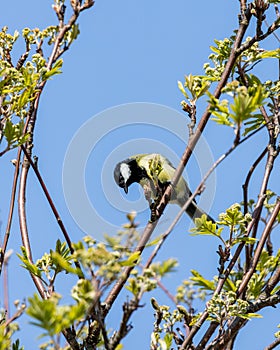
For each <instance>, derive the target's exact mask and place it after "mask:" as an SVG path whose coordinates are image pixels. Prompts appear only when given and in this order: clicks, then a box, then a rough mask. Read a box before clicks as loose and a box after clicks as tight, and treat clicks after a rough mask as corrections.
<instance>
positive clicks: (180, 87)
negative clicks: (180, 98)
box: [178, 81, 189, 99]
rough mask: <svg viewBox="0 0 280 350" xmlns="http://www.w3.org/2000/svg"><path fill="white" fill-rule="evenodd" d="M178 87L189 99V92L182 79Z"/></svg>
mask: <svg viewBox="0 0 280 350" xmlns="http://www.w3.org/2000/svg"><path fill="white" fill-rule="evenodd" d="M178 88H179V90H180V91H181V92H182V94H183V95H184V96H185V97H186V98H187V99H189V96H188V94H187V92H186V90H185V88H184V85H183V84H182V83H181V82H180V81H178Z"/></svg>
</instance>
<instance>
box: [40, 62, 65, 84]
mask: <svg viewBox="0 0 280 350" xmlns="http://www.w3.org/2000/svg"><path fill="white" fill-rule="evenodd" d="M62 65H63V60H62V59H59V60H57V61H56V62H55V64H54V65H53V66H52V68H51V69H50V70H49V71H47V72H45V73H44V74H43V76H42V79H43V80H47V79H50V78H51V77H52V76H54V75H56V74H60V73H62V71H61V68H62Z"/></svg>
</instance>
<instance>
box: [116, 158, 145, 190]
mask: <svg viewBox="0 0 280 350" xmlns="http://www.w3.org/2000/svg"><path fill="white" fill-rule="evenodd" d="M144 176H145V174H144V171H143V169H142V168H140V167H139V166H138V165H137V162H136V160H135V159H132V158H129V159H125V160H123V161H122V162H120V163H118V164H117V165H116V167H115V170H114V178H115V181H116V183H117V185H118V186H120V187H121V188H123V189H124V191H125V193H127V192H128V187H129V186H130V185H131V184H132V183H133V182H139V181H140V180H141V179H142V178H143V177H144Z"/></svg>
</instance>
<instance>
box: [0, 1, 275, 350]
mask: <svg viewBox="0 0 280 350" xmlns="http://www.w3.org/2000/svg"><path fill="white" fill-rule="evenodd" d="M51 4H52V2H51V1H40V2H38V1H35V0H33V1H31V0H26V1H24V2H23V1H19V0H15V1H13V4H11V3H9V2H4V3H3V4H1V14H2V16H1V18H0V24H1V26H4V25H7V26H8V27H9V29H10V31H11V32H13V31H14V30H15V29H18V30H21V29H22V28H24V27H26V26H29V27H31V28H32V27H39V28H44V27H46V26H47V25H50V24H53V23H56V22H55V21H56V18H55V15H54V12H53V11H52V9H51ZM238 5H239V1H237V0H236V1H233V0H232V1H224V0H216V1H214V2H213V1H196V2H195V1H192V2H186V1H183V0H178V1H176V2H173V3H172V4H171V3H170V1H166V0H161V1H159V0H154V1H152V2H151V1H147V0H143V1H138V2H134V1H131V0H130V1H129V0H126V1H124V0H123V1H113V0H107V1H98V0H97V1H96V4H95V6H94V7H93V8H92V9H91V10H89V11H88V12H85V13H83V14H82V15H81V18H80V20H79V23H80V30H81V34H80V36H79V38H78V40H77V42H76V43H74V44H73V47H72V48H71V49H70V51H69V52H67V53H66V54H65V55H64V57H63V59H64V64H63V69H62V70H63V74H61V75H59V76H56V77H54V79H53V80H51V81H49V82H48V84H47V87H46V89H45V92H44V94H43V96H42V100H41V103H40V108H39V115H38V122H37V125H36V130H35V147H34V154H36V155H37V156H38V157H39V167H40V170H41V173H42V175H43V177H44V179H45V181H46V184H47V186H48V188H49V191H50V193H51V194H52V196H53V198H54V201H55V203H56V205H57V207H58V209H59V211H60V213H61V216H62V218H63V220H64V222H65V225H66V227H67V228H68V230H69V232H70V235H71V237H72V239H73V240H74V241H77V240H79V239H81V237H82V236H83V235H84V234H85V233H84V232H83V231H82V230H81V226H79V225H78V224H77V218H75V217H73V215H71V213H70V212H69V208H68V207H67V205H66V201H65V197H64V194H63V184H62V174H63V164H64V158H65V155H66V154H67V149H68V151H69V148H68V147H69V145H71V140H72V138H73V136H74V135H75V134H76V135H79V133H80V132H81V127H82V126H83V125H85V127H86V128H87V126H88V125H89V124H85V123H89V121H91V122H92V123H93V124H90V125H91V127H92V128H93V129H89V130H93V132H92V135H93V136H92V140H91V139H90V143H92V149H90V153H89V155H88V159H87V161H86V163H85V164H84V166H85V172H86V173H85V180H84V181H85V187H86V189H87V196H88V199H89V201H90V202H91V203H94V204H93V206H96V208H97V211H100V212H101V213H102V212H106V216H105V218H102V220H103V219H104V220H105V221H110V224H112V225H113V226H115V227H118V226H119V225H121V224H122V223H123V222H124V221H125V213H124V212H120V211H119V210H118V208H116V206H114V205H112V202H111V201H110V198H109V199H108V198H105V196H102V191H101V190H100V189H101V186H102V185H103V186H105V187H106V186H111V187H109V188H110V189H111V188H112V193H113V194H112V196H113V195H114V196H116V197H115V198H117V200H122V199H120V198H121V197H118V196H120V193H119V191H118V189H116V188H114V184H113V182H112V181H113V180H112V177H111V175H108V176H107V177H106V174H108V172H110V166H111V171H112V170H113V167H114V162H116V161H118V160H119V159H117V155H121V154H123V155H125V154H126V152H130V150H131V151H132V150H133V153H142V152H149V147H151V148H152V149H151V151H150V152H154V151H155V149H159V150H160V149H161V147H166V152H169V153H170V156H172V157H174V162H175V163H176V159H177V160H178V157H180V155H181V154H182V152H183V150H184V143H183V141H182V140H181V139H178V138H176V135H175V131H174V128H175V129H176V123H173V118H174V116H175V115H176V113H180V111H181V108H180V101H181V100H182V99H183V97H182V95H181V93H180V91H179V90H178V88H177V81H178V80H181V81H183V80H184V75H185V74H190V73H192V74H202V73H203V70H202V66H203V63H204V62H206V61H207V57H208V55H209V54H210V49H209V46H210V45H213V40H214V39H223V38H225V37H227V36H229V35H231V34H232V33H233V30H234V29H236V28H237V27H238V17H237V15H238ZM267 45H277V43H276V44H275V42H273V40H272V41H270V42H268V44H267ZM21 48H22V46H21V45H20V44H19V45H18V47H17V50H16V53H15V57H18V56H19V55H20V53H21V51H20V50H21ZM275 69H276V65H275V66H273V65H270V66H269V67H268V68H267V69H266V71H265V73H267V74H268V75H269V76H271V77H272V76H273V74H274V73H275ZM261 73H262V72H261ZM136 102H141V103H144V105H145V106H146V108H147V109H146V111H147V113H148V111H150V108H152V107H151V104H158V105H162V106H166V109H167V110H168V111H171V110H173V112H170V117H166V118H170V129H171V134H168V131H167V130H163V129H162V128H158V127H156V126H155V125H154V121H155V120H158V119H160V117H161V115H159V114H158V113H160V109H161V108H164V107H159V109H158V112H156V111H155V112H154V114H151V120H150V121H147V119H146V118H147V116H146V115H145V116H144V115H143V120H142V122H143V123H144V125H141V126H139V128H138V127H137V128H135V123H137V122H138V123H141V115H139V114H137V112H136V111H137V106H136V107H135V104H134V103H136ZM126 104H131V105H130V107H129V108H130V109H129V110H131V115H129V114H128V116H127V117H126V118H125V120H124V121H123V124H122V126H121V127H120V128H119V129H114V130H111V126H112V125H113V124H114V123H115V121H116V120H119V119H118V118H119V111H120V109H118V108H120V107H116V106H119V105H125V106H127V105H126ZM204 107H205V104H203V103H202V104H201V105H199V106H198V116H199V114H200V113H201V112H202V111H203V108H204ZM124 108H126V107H124ZM138 110H139V109H138ZM108 111H109V112H108ZM122 111H123V110H122V109H121V112H122ZM144 113H145V110H144ZM98 118H101V119H102V118H103V119H104V123H101V124H102V131H101V129H94V127H95V126H96V125H98V124H96V123H97V121H98ZM130 118H131V119H130ZM181 118H182V120H183V119H184V118H186V116H184V115H183V114H181ZM101 119H100V120H101ZM130 122H131V125H129V124H130ZM149 122H150V124H149ZM186 123H187V119H186ZM124 124H125V125H124ZM98 127H99V126H98ZM100 128H101V127H100ZM183 128H184V126H183ZM96 130H97V133H96ZM99 130H100V135H99ZM183 131H184V129H183ZM77 133H78V134H77ZM185 134H186V135H187V127H186V125H185ZM88 137H91V135H89V136H88ZM232 138H233V135H232V132H231V131H229V130H227V129H226V128H225V127H217V126H216V125H215V124H214V122H210V123H209V125H208V126H207V128H206V131H205V134H204V140H205V142H206V144H207V145H208V146H209V149H210V153H209V154H210V155H211V157H213V159H216V158H217V157H218V156H220V154H221V153H222V152H224V151H225V150H226V149H227V148H229V147H230V145H231V142H232ZM144 139H145V140H144ZM141 140H142V141H141ZM97 141H98V142H97ZM141 142H142V143H141ZM265 142H266V135H265V132H264V133H263V144H260V145H259V148H258V149H257V147H256V146H255V145H253V146H252V145H251V144H250V143H246V144H245V145H242V146H241V147H240V149H238V150H237V151H236V152H235V153H234V154H233V155H232V156H231V157H230V158H229V159H227V160H226V161H225V162H224V163H223V164H222V165H221V167H220V168H219V169H218V170H217V172H216V174H215V176H216V183H215V182H214V180H213V179H212V180H213V181H212V182H211V183H210V184H212V185H213V186H214V185H215V190H214V196H213V201H214V202H213V206H211V208H210V209H211V210H210V211H211V215H213V216H214V217H216V216H217V215H218V213H220V212H222V211H223V210H224V209H225V208H227V207H228V206H229V205H231V204H232V203H235V202H239V201H241V200H242V188H241V184H242V183H243V182H244V179H245V176H246V173H247V171H248V168H247V167H246V166H245V167H244V168H243V167H240V164H241V162H240V158H241V157H242V164H245V165H246V164H251V163H252V160H254V159H255V157H256V155H257V154H259V153H260V152H261V150H262V149H263V147H264V145H265ZM132 145H133V146H132ZM93 146H94V147H93ZM121 147H123V148H121ZM143 148H145V150H144V151H142V149H143ZM114 152H115V153H114ZM118 152H119V153H118ZM112 154H113V155H114V156H110V155H112ZM203 154H205V153H204V152H203V150H202V151H201V153H199V157H201V156H202V159H203ZM207 155H208V153H207ZM13 157H14V155H13V154H12V153H9V154H8V155H7V156H5V157H4V159H3V161H2V162H4V161H5V162H6V163H5V164H4V165H3V163H2V171H1V174H0V180H1V183H2V184H3V188H4V189H5V193H3V198H5V197H4V194H5V196H8V195H9V189H10V181H9V180H10V176H11V174H12V172H13V167H12V165H11V166H9V165H7V164H9V160H10V159H11V158H13ZM199 157H198V159H201V158H199ZM207 157H208V156H207ZM78 158H79V156H78V155H77V159H78ZM77 159H76V158H75V157H74V158H73V161H74V160H75V161H76V160H77ZM104 159H106V163H105V165H104ZM207 160H208V158H207ZM203 162H204V160H203ZM236 164H239V165H238V168H236V167H235V166H236ZM278 165H279V164H278ZM75 166H76V163H73V169H72V171H73V174H74V171H75ZM104 169H105V170H106V171H107V172H106V174H105V175H104V177H103V178H102V179H101V177H100V174H102V171H105V170H104ZM260 174H261V173H260ZM68 175H69V174H68ZM69 176H70V177H71V174H70V175H69ZM185 176H186V177H187V178H188V179H189V182H190V186H191V188H195V186H196V185H197V184H198V183H199V180H200V177H201V166H200V160H195V159H193V160H191V161H190V163H189V164H188V169H187V172H186V174H185ZM104 178H105V179H106V180H104ZM29 180H30V181H29V186H28V203H27V205H28V212H29V213H30V215H29V218H28V225H29V230H30V236H31V240H32V247H33V250H34V257H35V259H36V258H39V257H40V254H43V253H44V251H45V250H46V249H49V247H54V244H55V243H54V242H55V241H56V239H57V238H62V237H61V236H60V232H59V230H58V228H57V226H56V223H55V220H54V219H53V217H52V215H51V212H50V209H49V208H48V205H47V204H46V201H45V199H44V197H43V195H42V193H41V190H40V188H39V186H36V179H34V175H33V174H32V173H30V178H29ZM103 180H104V181H105V184H104V183H103V182H102V181H103ZM106 181H107V182H106ZM274 183H276V181H274ZM100 185H101V186H100ZM209 186H210V185H209ZM258 186H259V183H258V178H257V177H256V179H254V181H253V186H252V189H251V190H252V194H253V193H255V192H256V191H257V190H258V188H259V187H258ZM277 186H278V187H277ZM277 186H276V187H275V189H276V190H278V193H279V184H277ZM74 189H75V188H74ZM211 190H213V188H212V189H211ZM96 191H99V192H96ZM207 191H209V188H208V189H206V192H205V194H203V195H202V202H203V196H204V198H206V197H207V193H208V192H207ZM210 192H211V191H210ZM96 193H97V194H96ZM211 193H212V192H211ZM77 195H78V194H77ZM96 197H97V198H98V200H96ZM99 198H100V200H99ZM123 201H125V202H124V203H125V205H126V206H127V207H129V205H130V203H131V209H133V206H134V205H136V204H135V201H139V203H140V204H139V205H140V206H141V208H143V210H142V213H141V215H140V216H139V220H140V221H141V223H142V224H144V223H145V220H147V218H148V215H149V213H148V211H147V210H144V209H145V207H143V206H144V204H143V203H144V202H143V198H142V199H141V193H140V192H139V190H138V188H137V186H136V187H135V186H134V188H133V189H132V191H131V193H130V197H128V198H124V197H123ZM77 202H79V201H77ZM204 203H205V205H206V204H207V201H206V202H204ZM5 204H6V202H5V200H1V202H0V210H1V212H0V214H1V220H2V221H3V226H2V229H1V235H3V233H4V228H5V223H6V221H5V220H6V217H7V208H6V207H5ZM79 204H80V203H79ZM207 205H208V204H207ZM81 207H83V206H82V205H81ZM177 211H178V209H177V208H175V207H170V208H169V209H168V211H167V213H166V214H165V217H164V219H165V220H164V222H165V224H166V225H167V224H168V223H170V222H171V219H172V216H173V215H174V213H176V212H177ZM102 220H101V221H102ZM94 223H95V222H94ZM165 224H162V226H159V232H161V230H162V229H163V227H164V225H165ZM189 226H190V221H189V219H188V218H187V217H184V218H183V219H182V220H181V222H180V223H179V225H178V227H177V229H176V232H174V235H173V236H172V237H171V238H169V240H168V241H167V244H166V246H165V247H164V248H163V249H162V251H161V252H160V255H159V259H166V258H168V257H171V256H172V257H178V258H179V259H180V270H179V274H178V275H177V276H175V275H171V276H170V277H169V278H167V280H166V285H167V286H168V287H169V288H170V289H171V291H173V292H174V285H175V284H179V283H180V281H181V280H182V279H184V278H188V277H189V275H190V272H189V271H190V269H198V270H199V271H200V272H201V273H203V274H205V275H206V276H207V277H208V278H211V276H213V275H215V274H216V273H217V270H216V267H217V261H218V257H217V254H216V253H215V251H216V248H217V244H218V242H216V241H215V240H214V239H213V238H211V237H210V238H209V237H207V238H205V237H203V238H199V237H190V236H189V235H188V233H187V229H188V228H189ZM106 229H107V228H104V227H103V226H102V224H100V225H99V224H96V223H95V224H94V225H93V227H92V232H87V233H90V234H92V235H93V236H97V237H100V234H101V233H103V230H106ZM110 233H111V232H110ZM38 237H39V239H38ZM198 247H200V248H201V247H203V248H202V249H203V251H202V252H201V251H198ZM10 248H12V249H13V250H14V251H15V252H18V251H19V249H20V238H19V229H18V226H17V222H16V221H15V222H14V225H13V232H12V238H11V243H10ZM17 265H18V259H17V257H16V255H15V254H14V256H13V258H12V261H11V273H10V292H11V300H14V299H23V298H24V297H28V296H29V295H31V294H32V293H33V292H34V289H33V286H32V284H31V280H30V277H29V276H28V275H27V273H26V272H25V271H23V270H22V269H19V268H18V267H17ZM12 271H15V274H14V273H13V272H12ZM15 275H16V276H17V278H16V279H15V278H14V276H15ZM19 282H20V285H18V283H19ZM69 287H70V282H69ZM59 288H61V292H62V293H66V294H69V290H67V289H66V288H65V285H64V282H63V281H61V285H59V286H58V289H59ZM172 288H173V289H172ZM127 294H128V293H126V292H124V293H123V294H122V295H121V298H120V300H119V303H118V304H117V305H115V306H114V310H113V317H112V321H111V322H112V326H113V325H114V324H117V322H118V316H119V315H120V312H121V302H122V301H123V300H125V298H126V295H127ZM150 296H151V295H147V297H146V298H145V303H146V307H145V308H144V309H143V310H139V312H138V313H136V314H135V316H134V317H133V319H132V322H133V324H134V326H135V327H134V329H133V330H132V332H131V334H130V335H129V336H128V337H127V338H126V339H125V341H124V348H125V349H131V348H132V346H133V348H134V349H139V350H140V349H143V348H148V344H149V334H150V331H151V327H152V310H151V308H150V306H149V299H150ZM157 297H158V301H159V303H162V304H164V303H167V300H166V298H165V296H164V295H163V293H161V292H159V293H157ZM273 311H274V310H273ZM264 314H267V315H268V317H269V319H270V320H271V322H272V325H273V327H274V326H276V324H277V321H275V317H274V313H273V312H272V310H266V311H265V312H264ZM147 319H149V320H150V329H148V330H145V331H143V327H145V326H146V324H147V322H146V321H145V322H143V320H147ZM265 320H266V321H265V322H266V323H265V325H266V326H265V327H264V320H254V321H250V326H249V327H248V329H247V331H245V332H246V335H245V332H243V333H244V334H243V333H242V332H241V335H240V343H239V344H240V345H239V349H242V348H244V349H245V348H246V342H247V341H248V339H249V338H250V336H252V335H253V334H256V330H257V329H262V337H261V338H260V339H259V344H258V345H257V346H258V347H257V348H256V349H262V348H263V347H264V346H265V345H266V344H268V343H270V342H271V341H272V335H273V332H274V328H273V327H272V326H271V327H270V326H268V325H269V322H268V321H267V319H265ZM273 321H274V323H273ZM21 322H22V339H23V342H24V345H25V347H26V349H31V348H35V347H36V346H37V345H35V344H37V341H36V334H35V332H34V329H33V331H32V336H31V333H30V332H31V328H30V327H29V326H28V324H27V322H28V320H27V318H26V317H24V318H23V319H22V321H21ZM255 326H256V328H254V327H255ZM36 331H38V333H37V334H39V330H36ZM275 331H276V330H275ZM143 333H144V334H145V336H143ZM135 339H138V341H137V344H139V347H138V348H136V347H135Z"/></svg>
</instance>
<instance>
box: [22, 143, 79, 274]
mask: <svg viewBox="0 0 280 350" xmlns="http://www.w3.org/2000/svg"><path fill="white" fill-rule="evenodd" d="M21 148H22V150H23V153H24V154H25V156H26V158H27V159H28V162H29V163H30V165H31V167H32V169H33V170H34V172H35V175H36V177H37V179H38V181H39V183H40V185H41V187H42V190H43V192H44V194H45V196H46V198H47V201H48V203H49V205H50V207H51V210H52V212H53V214H54V216H55V218H56V221H57V223H58V226H59V227H60V229H61V231H62V233H63V236H64V238H65V240H66V242H67V245H68V247H69V249H70V251H71V254H73V253H74V249H73V246H72V241H71V239H70V237H69V235H68V232H67V230H66V228H65V226H64V224H63V221H62V219H61V217H60V215H59V213H58V211H57V209H56V206H55V204H54V202H53V200H52V198H51V196H50V194H49V191H48V189H47V187H46V184H45V182H44V180H43V178H42V176H41V174H40V172H39V169H38V166H36V165H35V164H34V162H33V160H32V159H31V157H30V155H29V154H28V152H27V150H26V148H25V147H24V146H23V145H22V146H21ZM75 265H76V267H77V268H78V269H79V270H80V271H81V272H80V273H81V276H80V277H81V278H83V273H82V270H81V266H80V264H79V262H78V261H75Z"/></svg>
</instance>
